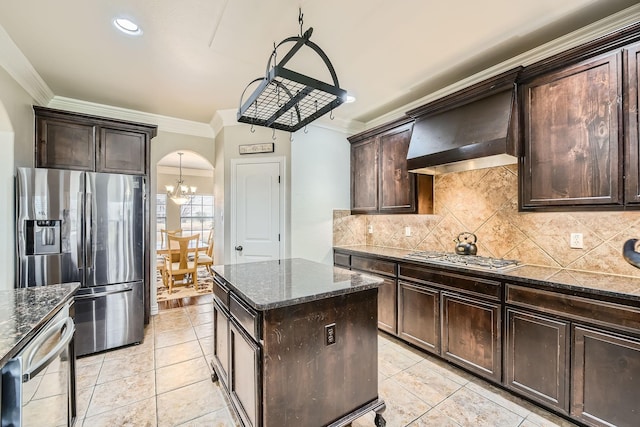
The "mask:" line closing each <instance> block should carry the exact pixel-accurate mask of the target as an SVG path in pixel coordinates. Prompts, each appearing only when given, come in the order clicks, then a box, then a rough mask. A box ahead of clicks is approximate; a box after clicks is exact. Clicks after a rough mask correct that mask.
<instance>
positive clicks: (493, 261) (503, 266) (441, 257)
mask: <svg viewBox="0 0 640 427" xmlns="http://www.w3.org/2000/svg"><path fill="white" fill-rule="evenodd" d="M405 258H407V259H413V260H418V261H431V262H437V263H440V264H446V265H460V266H468V267H473V268H481V269H484V270H498V271H506V270H509V269H511V268H515V267H517V266H518V261H516V260H512V259H501V258H491V257H483V256H477V255H457V254H452V253H448V252H435V251H422V252H412V253H410V254H407V255H406V256H405Z"/></svg>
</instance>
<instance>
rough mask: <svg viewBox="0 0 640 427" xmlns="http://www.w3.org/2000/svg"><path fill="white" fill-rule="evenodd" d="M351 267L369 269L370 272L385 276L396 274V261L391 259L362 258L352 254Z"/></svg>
mask: <svg viewBox="0 0 640 427" xmlns="http://www.w3.org/2000/svg"><path fill="white" fill-rule="evenodd" d="M351 268H356V269H358V270H363V271H370V272H372V273H378V274H382V275H385V276H393V277H395V276H396V263H395V262H391V261H383V260H380V259H374V258H364V257H360V256H356V255H352V256H351Z"/></svg>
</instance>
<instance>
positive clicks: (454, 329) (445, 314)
mask: <svg viewBox="0 0 640 427" xmlns="http://www.w3.org/2000/svg"><path fill="white" fill-rule="evenodd" d="M501 325H502V323H501V316H500V304H495V303H489V302H484V301H480V300H478V299H475V298H469V297H465V296H461V295H456V294H451V293H449V292H443V293H442V356H443V357H445V358H446V359H448V360H450V361H452V362H454V363H457V364H460V365H462V366H464V367H465V368H467V369H469V370H471V371H473V372H475V373H477V374H478V375H481V376H483V377H486V378H489V379H491V380H494V381H501V379H502V376H501V375H502V370H501V367H502V353H501V351H502V350H501V343H502V334H501V332H500V331H501Z"/></svg>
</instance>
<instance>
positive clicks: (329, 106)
mask: <svg viewBox="0 0 640 427" xmlns="http://www.w3.org/2000/svg"><path fill="white" fill-rule="evenodd" d="M298 22H299V23H300V33H301V35H299V36H293V37H288V38H286V39H284V40H282V41H281V42H280V43H279V44H278V45H275V43H274V48H273V52H272V53H271V56H270V57H269V61H268V62H267V67H266V74H265V76H264V77H259V78H257V79H255V80H253V81H251V82H250V83H249V84H248V85H247V87H246V88H245V89H244V91H243V92H242V95H241V97H240V108H239V109H238V121H239V122H242V123H248V124H250V125H252V127H253V126H263V127H267V128H272V129H278V130H282V131H288V132H295V131H297V130H298V129H300V128H302V127H304V126H306V125H307V124H309V123H311V122H312V121H314V120H316V119H318V118H319V117H321V116H323V115H325V114H326V113H328V112H330V111H332V110H333V109H334V108H336V107H338V106H339V105H340V104H342V103H343V102H345V100H346V95H347V92H346V91H345V90H343V89H340V85H339V84H338V76H337V75H336V72H335V70H334V68H333V65H331V61H329V58H328V57H327V55H326V54H325V53H324V52H323V51H322V49H320V47H319V46H318V45H317V44H315V43H313V42H312V41H311V40H309V39H310V38H311V33H312V32H313V28H309V29H308V30H307V31H305V33H304V34H302V12H300V14H299V17H298ZM292 42H293V43H295V44H294V45H293V47H292V48H291V50H289V52H288V53H287V54H286V55H285V56H284V57H283V58H282V60H280V62H276V59H277V55H276V52H277V49H278V48H279V47H280V46H282V45H283V44H285V43H292ZM303 46H307V47H309V48H311V49H313V51H314V52H315V53H316V54H318V56H319V57H320V58H321V59H322V61H323V62H324V64H325V65H326V67H327V69H328V71H329V73H330V74H331V78H332V79H333V85H331V84H328V83H325V82H322V81H320V80H317V79H314V78H312V77H308V76H305V75H303V74H300V73H297V72H295V71H293V70H290V69H288V68H285V65H286V64H287V62H289V60H291V58H292V57H293V56H294V55H295V54H296V53H297V52H298V51H299V50H300V49H301V48H302V47H303ZM272 64H273V66H272ZM258 82H260V84H259V85H258V87H257V88H256V89H255V90H254V91H253V93H252V94H251V96H249V97H248V98H247V99H246V100H244V97H245V93H246V92H247V89H249V87H250V86H252V85H255V84H256V83H258ZM243 101H244V102H243Z"/></svg>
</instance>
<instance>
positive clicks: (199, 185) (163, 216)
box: [150, 150, 214, 302]
mask: <svg viewBox="0 0 640 427" xmlns="http://www.w3.org/2000/svg"><path fill="white" fill-rule="evenodd" d="M155 182H156V194H155V211H152V212H151V217H152V218H153V217H154V216H155V221H153V220H152V224H151V227H152V230H150V231H151V232H152V233H155V242H156V245H155V249H156V250H160V249H161V246H162V243H161V242H163V240H164V239H163V236H162V234H161V230H177V229H180V230H182V233H183V235H193V234H199V236H200V239H199V240H200V247H201V248H206V246H207V239H208V237H209V233H210V232H211V230H212V229H213V223H214V200H213V183H214V182H213V166H212V165H211V163H210V162H209V160H207V159H206V158H204V157H203V156H201V155H200V154H198V153H196V152H194V151H190V150H175V151H172V152H170V153H168V154H166V155H165V156H163V157H162V158H161V159H160V160H159V161H158V162H157V165H156V180H155ZM179 182H182V185H184V186H186V187H187V188H188V189H189V190H188V193H189V197H187V198H186V201H185V200H174V199H173V198H172V195H171V194H170V193H169V192H168V191H167V186H170V187H173V188H177V187H178V186H179ZM199 270H203V271H201V272H200V273H204V274H205V275H207V274H206V272H207V270H206V269H199ZM207 276H209V275H207ZM199 277H200V275H199ZM210 279H211V278H210V277H205V281H204V282H203V283H201V284H207V283H210ZM207 280H208V281H207ZM152 285H153V282H152ZM155 285H156V289H155V290H156V301H157V302H161V301H166V300H168V299H175V298H184V297H185V295H187V297H191V296H192V294H193V293H194V292H195V290H193V289H191V290H190V289H178V292H176V293H174V294H171V295H169V294H168V293H167V289H166V287H165V286H164V285H163V284H162V280H161V278H160V277H157V280H156V283H155ZM205 289H206V290H207V291H210V287H209V288H207V287H205ZM199 293H202V290H201V291H200V292H199Z"/></svg>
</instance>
